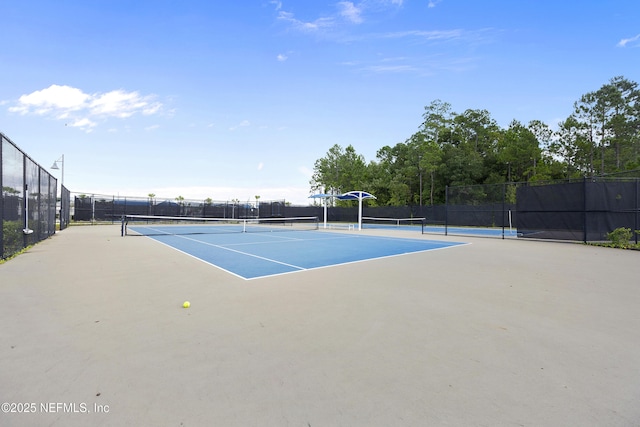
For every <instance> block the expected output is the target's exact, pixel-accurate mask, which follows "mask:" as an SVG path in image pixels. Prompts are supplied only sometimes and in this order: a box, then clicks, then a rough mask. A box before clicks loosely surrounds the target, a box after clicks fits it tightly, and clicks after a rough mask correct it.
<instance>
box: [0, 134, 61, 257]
mask: <svg viewBox="0 0 640 427" xmlns="http://www.w3.org/2000/svg"><path fill="white" fill-rule="evenodd" d="M0 139H2V147H1V148H0V187H1V188H2V197H1V198H0V219H1V220H2V229H1V230H0V259H5V258H7V257H10V256H11V255H14V254H16V253H17V252H19V251H21V250H22V249H24V248H25V247H27V246H30V245H32V244H34V243H37V242H39V241H41V240H44V239H46V238H47V237H49V236H51V235H52V234H54V233H55V229H56V194H57V185H58V181H57V180H56V178H54V177H53V176H52V175H51V174H49V173H48V172H47V171H46V170H45V169H44V168H42V167H41V166H40V165H38V163H36V162H35V161H34V160H33V159H31V158H30V157H29V156H28V155H27V154H25V153H24V152H23V151H22V150H20V149H19V148H18V146H17V145H15V144H14V143H13V142H12V141H11V140H10V139H9V138H8V137H6V136H5V135H4V134H2V133H0Z"/></svg>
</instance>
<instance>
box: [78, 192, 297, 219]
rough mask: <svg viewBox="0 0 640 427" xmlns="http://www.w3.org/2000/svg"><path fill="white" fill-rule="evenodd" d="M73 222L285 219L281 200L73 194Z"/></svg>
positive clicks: (283, 204)
mask: <svg viewBox="0 0 640 427" xmlns="http://www.w3.org/2000/svg"><path fill="white" fill-rule="evenodd" d="M73 195H74V197H73V202H72V205H71V211H72V219H73V220H74V221H90V222H103V221H117V220H119V219H120V218H121V217H122V215H163V216H188V217H204V218H238V219H243V218H258V217H263V218H264V217H281V216H284V207H285V204H286V203H285V201H284V200H275V201H268V200H267V201H260V200H255V201H254V200H248V201H244V202H241V201H239V200H235V201H214V200H210V199H206V200H195V199H179V200H178V199H162V198H155V197H127V196H113V195H109V196H108V195H100V194H85V193H74V194H73Z"/></svg>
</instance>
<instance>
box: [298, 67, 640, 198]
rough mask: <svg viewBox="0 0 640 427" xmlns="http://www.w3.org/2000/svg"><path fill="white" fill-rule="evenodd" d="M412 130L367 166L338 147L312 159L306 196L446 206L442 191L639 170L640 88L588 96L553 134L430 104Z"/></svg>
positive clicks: (606, 89)
mask: <svg viewBox="0 0 640 427" xmlns="http://www.w3.org/2000/svg"><path fill="white" fill-rule="evenodd" d="M422 118H423V122H422V123H421V124H420V126H419V128H418V131H417V132H415V133H414V134H413V135H411V136H410V137H409V138H407V139H406V140H405V141H404V142H400V143H397V144H396V145H394V146H389V145H386V146H384V147H382V148H380V149H379V150H378V151H377V153H376V160H374V161H371V162H369V163H366V161H365V159H364V157H363V156H362V155H360V154H358V153H357V152H356V150H355V148H354V147H353V146H352V145H349V146H347V147H346V148H343V147H341V146H340V145H338V144H336V145H334V146H333V147H331V148H330V149H329V151H328V152H327V154H326V156H325V157H322V158H320V159H318V160H316V162H315V164H314V171H313V175H312V178H311V181H310V185H311V192H312V193H317V192H324V193H329V194H341V193H343V192H345V191H350V190H365V191H368V192H370V193H372V194H374V195H375V196H376V197H377V200H375V201H374V204H376V205H380V206H384V205H389V206H408V205H421V206H422V205H434V204H441V203H444V197H445V188H446V186H460V185H476V184H499V183H504V182H531V181H547V180H558V179H573V178H582V177H592V176H602V175H608V174H616V173H620V172H627V171H636V173H635V176H640V175H638V169H639V168H640V89H639V88H638V83H636V82H633V81H630V80H628V79H626V78H624V77H622V76H619V77H614V78H612V79H611V80H610V81H609V82H608V83H606V84H604V85H603V86H602V87H601V88H600V89H598V90H596V91H593V92H589V93H586V94H584V95H582V96H581V97H580V99H579V100H578V101H576V102H575V103H574V105H573V112H572V113H571V114H570V115H569V117H567V118H566V119H565V120H564V121H561V122H560V123H558V125H557V129H555V130H552V129H551V127H550V126H549V125H547V124H546V123H544V122H542V121H540V120H533V121H531V122H529V123H528V124H526V125H525V124H523V123H521V122H519V121H517V120H513V121H512V122H511V123H510V124H509V127H508V128H507V129H503V128H501V127H500V126H498V124H497V123H496V121H495V120H494V119H493V118H492V117H491V114H490V113H489V111H487V110H472V109H468V110H466V111H464V112H462V113H456V112H454V111H452V108H451V105H450V104H449V103H447V102H444V101H441V100H434V101H432V102H431V103H430V104H429V105H427V106H426V107H424V113H423V115H422Z"/></svg>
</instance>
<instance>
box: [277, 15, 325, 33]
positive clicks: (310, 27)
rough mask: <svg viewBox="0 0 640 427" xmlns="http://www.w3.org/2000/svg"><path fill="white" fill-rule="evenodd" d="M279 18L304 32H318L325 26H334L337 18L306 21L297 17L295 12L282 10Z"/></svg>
mask: <svg viewBox="0 0 640 427" xmlns="http://www.w3.org/2000/svg"><path fill="white" fill-rule="evenodd" d="M278 19H279V20H280V21H284V22H287V23H289V24H290V25H291V26H292V27H293V28H294V29H296V30H298V31H303V32H316V31H319V30H321V29H324V28H329V27H333V26H334V23H335V20H334V19H333V18H331V17H326V18H318V19H316V20H315V21H312V22H311V21H310V22H305V21H301V20H299V19H297V18H295V16H294V14H293V13H290V12H285V11H280V13H279V14H278Z"/></svg>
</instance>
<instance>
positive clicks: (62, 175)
mask: <svg viewBox="0 0 640 427" xmlns="http://www.w3.org/2000/svg"><path fill="white" fill-rule="evenodd" d="M58 163H60V166H61V168H59V167H58ZM51 169H61V176H60V229H61V230H62V229H63V228H64V227H63V226H66V225H65V216H64V212H63V211H62V210H63V209H64V204H63V203H62V191H63V188H64V154H63V155H62V156H60V158H59V159H58V160H56V161H54V162H53V164H52V165H51ZM56 190H57V189H56ZM56 192H57V191H56ZM56 203H57V200H56Z"/></svg>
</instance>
